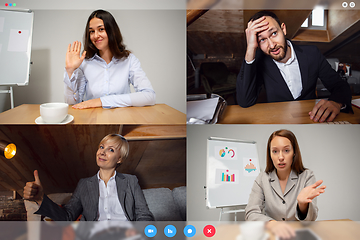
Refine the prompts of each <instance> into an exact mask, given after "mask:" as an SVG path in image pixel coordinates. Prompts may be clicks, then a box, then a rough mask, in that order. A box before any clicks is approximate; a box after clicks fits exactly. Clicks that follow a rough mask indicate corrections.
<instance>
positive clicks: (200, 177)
mask: <svg viewBox="0 0 360 240" xmlns="http://www.w3.org/2000/svg"><path fill="white" fill-rule="evenodd" d="M279 129H288V130H290V131H292V132H294V134H295V135H296V137H297V140H298V143H299V145H300V150H301V154H302V158H303V163H304V166H305V167H306V168H309V169H311V170H313V171H314V174H315V176H316V178H317V179H322V180H324V184H325V185H326V186H327V189H326V192H325V193H324V194H323V195H321V196H319V197H318V207H319V216H318V219H317V220H330V219H351V220H356V221H359V220H360V207H359V199H360V192H359V183H360V174H359V169H360V159H359V146H360V145H359V143H360V128H359V126H358V125H345V126H344V125H342V126H334V125H320V124H315V125H213V126H192V125H191V126H189V125H188V126H187V217H188V220H190V221H217V220H218V218H219V213H220V210H218V209H207V208H206V207H205V191H204V186H205V185H206V139H207V138H208V137H211V136H213V137H214V136H216V137H225V138H232V139H240V140H254V141H256V142H257V148H258V155H259V161H260V170H261V171H264V169H265V159H266V144H267V140H268V138H269V136H270V134H271V133H272V132H274V131H276V130H279ZM224 216H226V217H224V218H223V220H233V219H234V215H229V214H227V215H224ZM238 220H244V215H243V214H239V215H238Z"/></svg>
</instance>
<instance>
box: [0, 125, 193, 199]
mask: <svg viewBox="0 0 360 240" xmlns="http://www.w3.org/2000/svg"><path fill="white" fill-rule="evenodd" d="M135 126H136V125H135ZM154 127H155V128H154ZM156 127H157V128H160V129H162V131H160V132H159V133H158V136H159V135H160V134H161V133H164V132H166V130H165V129H164V127H163V126H149V127H148V128H149V129H150V130H151V131H155V129H156ZM181 127H182V128H181ZM138 128H140V129H142V130H141V131H139V132H146V131H144V129H147V128H146V126H138ZM165 128H166V127H165ZM172 128H174V127H173V126H168V128H167V132H168V134H171V132H172ZM180 128H181V129H180ZM119 129H120V126H119V125H63V126H39V125H1V126H0V139H2V140H7V141H9V142H13V143H15V144H16V146H17V153H16V155H15V157H14V158H12V159H11V160H7V159H5V158H4V157H0V191H1V190H12V191H17V192H18V193H19V194H20V195H22V191H23V187H24V186H25V184H26V182H28V181H34V176H33V171H34V170H35V169H37V170H38V171H39V176H40V180H41V183H42V185H43V187H44V190H45V192H46V193H57V192H73V191H74V189H75V187H76V185H77V183H78V181H79V179H80V178H84V177H90V176H92V175H94V174H95V173H96V172H97V171H98V166H97V165H96V151H97V149H98V145H99V142H100V140H101V139H102V138H103V137H104V136H105V135H107V134H109V133H118V132H119ZM123 129H126V127H125V128H123ZM175 129H176V130H177V131H175V132H176V134H178V135H176V134H172V135H175V136H177V138H175V140H171V141H170V142H172V141H173V142H176V141H182V142H184V141H185V140H184V139H185V134H186V126H185V125H184V126H177V127H176V128H175ZM132 130H133V131H135V132H136V127H134V128H133V129H132ZM151 131H150V132H151ZM181 132H182V133H181ZM139 135H140V134H139ZM139 135H138V136H137V137H136V138H135V139H136V140H131V137H130V138H129V145H130V156H129V158H128V159H127V160H126V162H125V163H124V164H123V166H121V167H120V169H119V170H120V171H122V172H125V173H137V174H139V178H140V179H146V181H147V180H149V182H146V183H145V184H142V185H143V186H144V187H153V186H158V185H162V186H164V187H167V186H174V185H185V184H186V181H185V180H183V181H179V180H178V179H179V178H176V177H175V178H174V179H177V180H178V182H176V183H174V181H172V182H170V183H169V184H168V182H167V179H166V178H165V177H164V178H162V180H161V179H159V181H157V180H156V181H154V180H153V178H152V177H148V176H146V175H149V176H156V175H157V173H156V172H154V171H140V172H137V168H139V167H140V168H143V167H142V164H143V161H144V159H143V157H144V156H146V160H145V165H146V162H153V163H156V162H157V160H156V159H163V158H164V157H167V155H163V154H164V153H168V151H167V150H166V149H167V147H168V146H169V145H168V144H166V142H167V141H169V140H146V141H141V140H139V139H141V137H140V136H139ZM158 136H157V137H158ZM179 136H180V137H179ZM147 139H151V136H147ZM155 139H158V138H155ZM162 139H164V137H163V138H162ZM178 139H180V140H178ZM170 146H172V145H170ZM175 146H176V147H175V148H174V149H176V150H175V151H174V153H173V154H174V156H173V157H171V159H178V157H177V156H178V155H179V152H180V153H182V155H183V156H185V151H186V150H185V145H184V146H183V147H182V148H181V147H179V144H175ZM181 146H182V145H181ZM152 148H156V149H157V150H158V151H159V152H160V155H159V154H157V155H156V156H154V159H155V160H152V159H151V158H152V153H154V152H156V151H153V150H151V149H152ZM149 153H150V154H149ZM170 153H171V152H170ZM180 155H181V154H180ZM168 163H169V164H170V165H172V164H173V163H172V162H171V161H169V162H168ZM180 164H181V165H183V166H184V167H183V169H185V166H186V159H185V157H183V158H182V162H181V163H180ZM177 166H178V165H177ZM177 170H178V169H177ZM170 172H171V171H170ZM171 174H172V175H174V176H175V175H176V174H179V173H178V172H174V171H172V172H171ZM184 176H186V170H185V171H183V172H181V177H180V179H185V177H184ZM154 179H157V178H154Z"/></svg>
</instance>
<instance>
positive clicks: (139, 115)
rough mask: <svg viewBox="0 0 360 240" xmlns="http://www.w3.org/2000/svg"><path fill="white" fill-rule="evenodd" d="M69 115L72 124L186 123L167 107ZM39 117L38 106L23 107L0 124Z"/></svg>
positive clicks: (92, 110)
mask: <svg viewBox="0 0 360 240" xmlns="http://www.w3.org/2000/svg"><path fill="white" fill-rule="evenodd" d="M68 114H71V115H72V116H74V121H72V122H71V123H72V124H186V114H184V113H182V112H180V111H178V110H176V109H174V108H172V107H169V106H167V105H166V104H156V105H154V106H146V107H124V108H113V109H103V108H90V109H83V110H77V109H73V108H71V106H69V112H68ZM39 116H40V105H39V104H23V105H20V106H18V107H16V108H13V109H10V110H8V111H5V112H3V113H1V114H0V124H36V123H35V119H36V118H37V117H39Z"/></svg>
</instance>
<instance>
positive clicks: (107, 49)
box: [64, 10, 155, 109]
mask: <svg viewBox="0 0 360 240" xmlns="http://www.w3.org/2000/svg"><path fill="white" fill-rule="evenodd" d="M64 83H65V99H66V102H67V103H70V104H75V105H74V106H73V108H76V109H84V108H93V107H103V108H115V107H128V106H146V105H154V104H155V91H154V90H153V88H152V86H151V83H150V81H149V79H148V78H147V77H146V74H145V72H144V71H143V70H142V68H141V66H140V62H139V60H138V59H137V58H136V57H135V56H134V55H133V54H132V53H131V52H130V51H129V50H126V48H125V45H124V44H123V39H122V35H121V32H120V29H119V27H118V25H117V23H116V21H115V19H114V17H113V16H112V15H111V14H110V13H109V12H107V11H104V10H96V11H94V12H93V13H92V14H91V15H90V16H89V19H88V21H87V24H86V28H85V34H84V52H83V53H82V54H81V43H80V42H78V41H75V42H74V43H73V44H72V45H71V44H69V46H68V49H67V52H66V66H65V73H64ZM130 84H131V85H133V86H134V89H135V93H131V92H130Z"/></svg>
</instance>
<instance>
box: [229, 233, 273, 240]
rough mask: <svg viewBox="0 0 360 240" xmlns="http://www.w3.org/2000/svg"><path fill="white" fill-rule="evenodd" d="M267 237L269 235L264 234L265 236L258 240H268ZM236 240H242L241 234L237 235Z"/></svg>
mask: <svg viewBox="0 0 360 240" xmlns="http://www.w3.org/2000/svg"><path fill="white" fill-rule="evenodd" d="M269 237H270V235H269V234H268V233H267V232H265V234H264V235H263V237H262V238H261V239H259V240H268V239H269ZM236 240H243V237H242V235H241V234H240V235H238V236H237V237H236Z"/></svg>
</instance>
